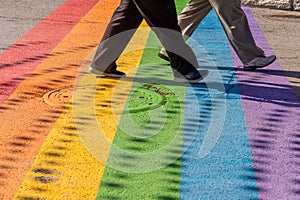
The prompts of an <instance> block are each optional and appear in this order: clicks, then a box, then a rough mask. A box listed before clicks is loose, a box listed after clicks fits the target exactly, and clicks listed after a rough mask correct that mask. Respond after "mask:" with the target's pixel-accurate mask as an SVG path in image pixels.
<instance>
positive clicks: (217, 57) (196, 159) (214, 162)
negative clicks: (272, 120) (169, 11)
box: [180, 11, 258, 199]
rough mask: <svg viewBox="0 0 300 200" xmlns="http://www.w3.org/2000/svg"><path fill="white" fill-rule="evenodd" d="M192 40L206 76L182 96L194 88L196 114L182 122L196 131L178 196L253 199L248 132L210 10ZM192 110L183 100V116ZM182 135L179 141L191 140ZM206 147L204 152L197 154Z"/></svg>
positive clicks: (226, 48) (221, 37)
mask: <svg viewBox="0 0 300 200" xmlns="http://www.w3.org/2000/svg"><path fill="white" fill-rule="evenodd" d="M192 39H193V41H194V42H193V41H192V42H191V46H192V47H193V50H194V51H195V52H196V55H198V58H199V61H200V66H204V68H207V69H209V70H210V76H208V77H207V79H206V81H205V83H206V84H201V85H195V86H193V87H191V88H188V89H187V94H188V93H189V92H190V91H191V90H194V91H197V97H198V103H199V104H200V113H199V116H196V117H195V118H194V121H193V123H191V122H189V118H188V117H187V120H186V122H185V123H186V124H187V125H189V126H191V125H192V124H194V125H197V126H199V131H198V132H197V135H196V136H195V139H194V140H193V143H192V145H191V147H190V148H189V149H188V150H187V151H186V152H185V153H184V154H183V158H182V170H181V190H180V191H181V197H180V198H181V199H246V198H250V199H257V196H258V195H257V189H256V181H255V177H254V172H253V164H252V158H251V152H250V145H249V141H248V132H247V130H246V126H245V122H244V116H243V110H242V105H241V100H240V95H239V89H238V85H237V80H236V75H235V72H234V66H233V62H232V56H231V54H230V49H229V44H228V40H227V38H226V35H225V33H224V31H223V28H222V26H221V24H220V22H219V19H218V18H217V16H216V14H215V12H214V11H212V12H211V13H210V14H209V15H208V16H207V17H206V18H205V19H204V20H203V22H202V23H201V25H200V26H199V27H198V29H197V30H196V31H195V33H194V34H193V36H192ZM197 43H198V44H197ZM199 45H200V47H199ZM216 66H217V67H218V68H217V67H216ZM222 86H223V87H222ZM187 97H189V95H187ZM187 101H189V100H188V99H187ZM222 110H223V111H222ZM193 111H194V108H193V105H192V103H188V104H187V108H186V113H185V116H188V115H189V113H191V112H193ZM216 111H217V112H216ZM224 111H225V113H224ZM222 113H223V114H222ZM212 123H213V124H212ZM186 133H187V134H186V135H185V137H184V139H185V140H190V139H191V138H190V135H189V133H188V132H186ZM205 149H206V152H201V151H204V150H205ZM199 150H200V155H199Z"/></svg>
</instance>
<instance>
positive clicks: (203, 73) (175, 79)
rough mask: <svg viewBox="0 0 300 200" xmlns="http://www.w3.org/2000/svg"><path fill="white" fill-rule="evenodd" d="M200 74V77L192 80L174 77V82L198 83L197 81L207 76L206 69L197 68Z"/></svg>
mask: <svg viewBox="0 0 300 200" xmlns="http://www.w3.org/2000/svg"><path fill="white" fill-rule="evenodd" d="M199 72H200V74H201V77H200V78H197V79H194V80H188V79H185V78H176V77H175V78H174V82H176V83H198V82H199V81H201V80H203V79H205V78H206V77H207V76H208V74H209V73H208V71H206V70H199Z"/></svg>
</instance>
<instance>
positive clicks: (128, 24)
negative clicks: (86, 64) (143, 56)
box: [91, 0, 143, 72]
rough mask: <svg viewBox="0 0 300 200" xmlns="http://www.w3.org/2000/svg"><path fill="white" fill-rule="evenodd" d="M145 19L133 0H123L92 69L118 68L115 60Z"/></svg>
mask: <svg viewBox="0 0 300 200" xmlns="http://www.w3.org/2000/svg"><path fill="white" fill-rule="evenodd" d="M142 20H143V17H142V15H141V14H140V12H139V11H138V9H137V7H136V6H135V4H134V3H133V1H132V0H122V1H121V3H120V5H119V7H118V8H117V9H116V10H115V12H114V14H113V16H112V18H111V21H110V23H109V24H108V26H107V28H106V31H105V33H104V36H103V38H102V40H101V42H100V44H99V46H98V48H97V51H96V54H95V56H94V59H93V61H92V64H91V69H93V70H94V71H97V70H98V71H99V72H110V71H115V70H116V67H117V65H116V63H115V61H116V60H117V59H118V57H119V56H120V55H121V53H122V52H123V50H124V49H125V47H126V46H127V44H128V42H129V41H130V39H131V37H132V35H133V34H134V32H135V30H136V28H138V27H139V25H140V24H141V22H142Z"/></svg>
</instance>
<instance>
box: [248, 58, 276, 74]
mask: <svg viewBox="0 0 300 200" xmlns="http://www.w3.org/2000/svg"><path fill="white" fill-rule="evenodd" d="M275 60H276V56H274V57H273V58H272V60H270V61H269V62H267V63H266V64H265V65H262V66H244V70H246V71H251V70H255V69H260V68H264V67H266V66H268V65H270V64H272V63H273V62H274V61H275Z"/></svg>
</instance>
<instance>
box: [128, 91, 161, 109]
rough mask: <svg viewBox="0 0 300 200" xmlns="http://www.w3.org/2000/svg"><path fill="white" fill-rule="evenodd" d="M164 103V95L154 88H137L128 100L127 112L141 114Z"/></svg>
mask: <svg viewBox="0 0 300 200" xmlns="http://www.w3.org/2000/svg"><path fill="white" fill-rule="evenodd" d="M164 102H165V97H164V94H163V93H161V92H160V90H159V88H156V87H153V86H152V87H151V86H148V87H140V88H137V89H136V90H135V91H134V92H133V93H132V94H131V96H130V99H129V112H143V111H147V110H152V109H155V108H158V107H160V106H161V105H163V104H164Z"/></svg>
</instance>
